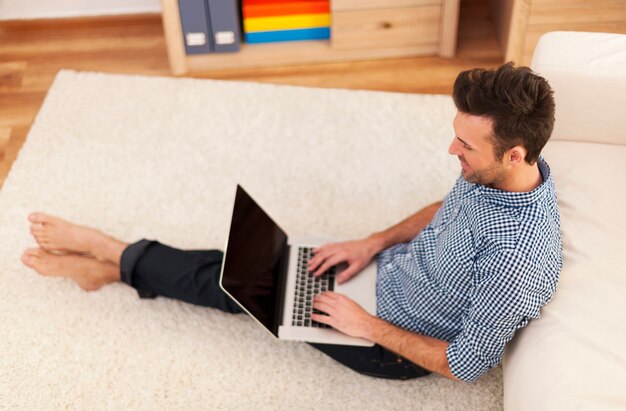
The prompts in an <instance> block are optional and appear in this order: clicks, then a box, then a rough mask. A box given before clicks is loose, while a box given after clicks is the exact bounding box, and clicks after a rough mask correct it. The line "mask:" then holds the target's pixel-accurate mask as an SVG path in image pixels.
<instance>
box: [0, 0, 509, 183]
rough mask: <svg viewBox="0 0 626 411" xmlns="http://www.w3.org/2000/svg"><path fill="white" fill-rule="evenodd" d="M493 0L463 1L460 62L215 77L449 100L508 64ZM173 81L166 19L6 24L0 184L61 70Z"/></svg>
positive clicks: (1, 30) (2, 30)
mask: <svg viewBox="0 0 626 411" xmlns="http://www.w3.org/2000/svg"><path fill="white" fill-rule="evenodd" d="M502 59H503V55H502V52H501V51H500V48H499V46H498V44H497V40H496V34H495V29H494V25H493V22H492V21H491V20H490V18H489V13H488V1H487V0H463V1H461V13H460V21H459V39H458V45H457V54H456V57H455V58H452V59H444V58H439V57H419V58H404V59H391V60H377V61H361V62H349V63H333V64H320V65H306V66H288V67H287V66H284V67H275V68H271V69H256V70H236V71H233V70H231V71H219V72H210V73H206V74H204V75H202V76H194V77H204V78H215V79H237V80H245V81H256V82H268V83H281V84H293V85H302V86H311V87H333V88H351V89H369V90H387V91H397V92H408V93H440V94H449V93H450V92H451V90H452V84H453V82H454V79H455V77H456V75H457V74H458V72H459V71H461V70H464V69H468V68H472V67H494V66H497V65H499V64H501V63H502ZM62 68H66V69H74V70H89V71H103V72H111V73H134V74H142V75H159V76H169V75H170V74H169V71H168V62H167V54H166V50H165V40H164V37H163V28H162V26H161V17H160V15H130V16H110V17H95V18H94V17H91V18H79V19H56V20H31V21H0V186H1V185H2V183H3V182H4V180H5V178H6V176H7V173H8V172H9V169H10V167H11V164H12V163H13V161H14V160H15V157H16V155H17V153H18V151H19V149H20V147H21V146H22V144H23V142H24V140H25V138H26V135H27V134H28V130H29V129H30V126H31V124H32V123H33V121H34V118H35V116H36V114H37V112H38V110H39V108H40V107H41V104H42V103H43V100H44V97H45V96H46V93H47V91H48V89H49V87H50V85H51V84H52V81H53V80H54V77H55V75H56V73H57V72H58V71H59V70H60V69H62Z"/></svg>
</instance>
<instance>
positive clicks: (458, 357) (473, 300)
mask: <svg viewBox="0 0 626 411" xmlns="http://www.w3.org/2000/svg"><path fill="white" fill-rule="evenodd" d="M475 268H476V270H477V276H476V278H478V283H477V284H476V286H475V287H474V288H473V290H472V292H471V294H470V304H469V307H468V309H467V311H465V312H464V314H463V319H462V329H461V332H460V333H459V334H457V335H456V336H455V338H454V339H453V340H452V341H451V342H450V345H449V346H448V349H447V351H446V356H447V359H448V365H449V367H450V371H451V372H452V374H454V375H455V376H456V377H457V378H459V379H461V380H463V381H466V382H474V381H476V380H477V379H478V378H480V377H481V376H482V375H483V374H484V373H485V372H487V371H488V370H489V369H490V368H493V367H495V366H497V365H498V364H499V363H500V361H501V360H502V355H503V353H504V346H505V345H506V343H507V342H509V341H510V340H511V339H512V338H513V335H514V334H515V331H516V330H517V329H519V328H521V327H524V326H525V325H526V324H528V322H529V321H530V320H531V319H532V318H539V312H540V309H541V307H542V306H543V305H544V304H545V303H546V302H547V300H548V299H549V293H548V292H547V290H546V288H545V286H544V280H543V279H542V272H541V271H540V270H538V269H537V267H536V266H534V265H533V264H531V263H530V262H528V261H527V260H526V259H525V257H524V256H523V255H522V254H520V253H516V252H514V251H500V252H497V253H494V254H491V255H489V256H487V257H485V258H483V259H482V260H480V261H478V262H477V263H476V266H475Z"/></svg>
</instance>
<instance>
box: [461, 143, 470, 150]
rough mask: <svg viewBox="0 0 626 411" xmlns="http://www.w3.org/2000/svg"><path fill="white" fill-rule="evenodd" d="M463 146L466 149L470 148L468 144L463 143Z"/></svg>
mask: <svg viewBox="0 0 626 411" xmlns="http://www.w3.org/2000/svg"><path fill="white" fill-rule="evenodd" d="M463 148H465V149H466V150H471V149H472V148H471V147H470V146H468V145H467V144H463Z"/></svg>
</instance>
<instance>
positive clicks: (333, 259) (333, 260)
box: [313, 254, 345, 277]
mask: <svg viewBox="0 0 626 411" xmlns="http://www.w3.org/2000/svg"><path fill="white" fill-rule="evenodd" d="M344 260H345V258H344V257H343V255H341V254H335V255H332V256H330V257H328V258H327V259H326V260H324V262H323V263H322V265H320V266H319V267H318V268H317V269H316V270H315V271H313V275H315V276H316V277H319V276H320V275H322V274H324V273H325V272H326V271H328V269H329V268H331V267H333V266H335V265H337V264H339V263H340V262H342V261H344Z"/></svg>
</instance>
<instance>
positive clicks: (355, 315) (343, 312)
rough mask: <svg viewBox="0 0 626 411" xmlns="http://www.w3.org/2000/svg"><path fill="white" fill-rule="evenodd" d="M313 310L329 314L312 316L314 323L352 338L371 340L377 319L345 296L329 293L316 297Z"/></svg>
mask: <svg viewBox="0 0 626 411" xmlns="http://www.w3.org/2000/svg"><path fill="white" fill-rule="evenodd" d="M313 308H315V309H317V310H320V311H322V312H325V313H326V314H328V315H323V314H311V319H312V320H313V321H317V322H319V323H323V324H328V325H330V326H331V327H333V328H334V329H336V330H337V331H340V332H342V333H344V334H347V335H349V336H351V337H360V338H365V339H369V338H370V337H369V331H370V330H371V328H372V327H371V323H372V320H375V319H376V317H374V316H372V315H370V314H369V313H368V312H367V311H365V310H364V309H363V308H362V307H361V306H360V305H359V304H357V303H356V302H355V301H354V300H352V299H350V298H348V297H346V296H345V295H343V294H337V293H334V292H332V291H327V292H325V293H323V294H320V295H318V296H316V297H315V299H314V300H313Z"/></svg>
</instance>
